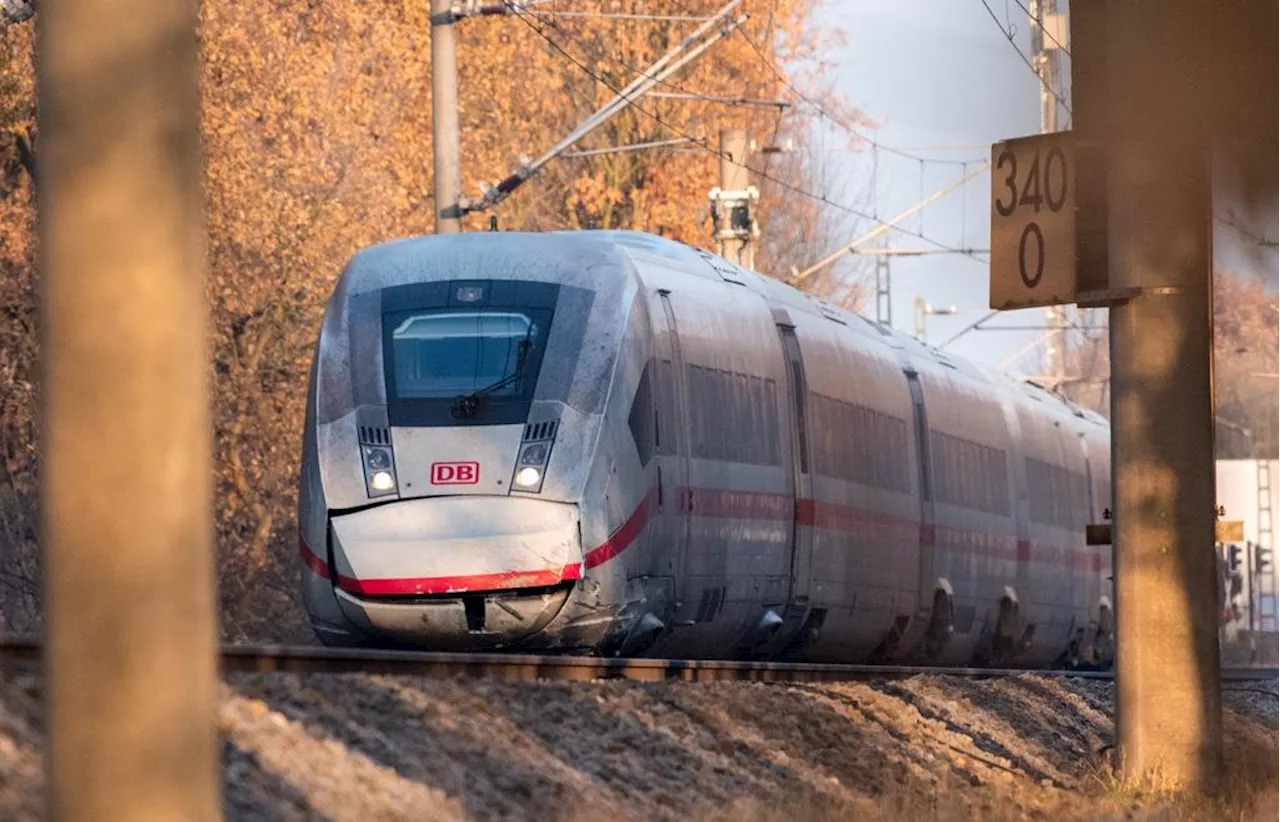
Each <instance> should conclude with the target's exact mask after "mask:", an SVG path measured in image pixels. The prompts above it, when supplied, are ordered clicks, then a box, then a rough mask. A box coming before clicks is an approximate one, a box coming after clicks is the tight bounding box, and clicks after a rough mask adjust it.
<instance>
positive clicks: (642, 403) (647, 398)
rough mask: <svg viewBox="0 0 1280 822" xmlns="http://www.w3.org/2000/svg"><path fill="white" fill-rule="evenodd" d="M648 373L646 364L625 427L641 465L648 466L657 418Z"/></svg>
mask: <svg viewBox="0 0 1280 822" xmlns="http://www.w3.org/2000/svg"><path fill="white" fill-rule="evenodd" d="M649 373H650V368H649V365H648V364H646V365H645V367H644V372H643V373H641V375H640V384H639V385H638V386H637V387H636V396H635V399H634V400H632V401H631V413H630V414H628V415H627V425H628V427H629V428H630V429H631V436H632V437H634V438H635V441H636V451H637V453H639V455H640V464H641V465H648V464H649V460H650V458H652V457H653V454H654V450H655V448H656V446H657V430H658V429H657V417H656V415H655V409H654V407H653V391H652V388H651V386H650V384H649Z"/></svg>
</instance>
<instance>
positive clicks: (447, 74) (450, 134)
mask: <svg viewBox="0 0 1280 822" xmlns="http://www.w3.org/2000/svg"><path fill="white" fill-rule="evenodd" d="M453 2H454V0H431V154H432V160H433V162H434V165H435V179H434V186H435V210H436V233H437V234H457V233H458V232H459V231H461V230H462V210H461V208H460V207H459V202H458V200H459V198H460V197H461V196H462V160H461V156H460V151H461V148H460V144H461V141H460V139H459V137H458V65H457V60H456V58H455V56H454V49H453V24H454V22H455V20H454V15H453V10H452V7H453Z"/></svg>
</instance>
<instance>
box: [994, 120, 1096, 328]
mask: <svg viewBox="0 0 1280 822" xmlns="http://www.w3.org/2000/svg"><path fill="white" fill-rule="evenodd" d="M1075 290H1076V195H1075V155H1074V151H1073V144H1072V137H1071V134H1070V133H1062V132H1060V133H1057V134H1041V135H1037V136H1034V137H1020V138H1018V139H1016V140H1005V141H1004V142H1001V143H996V144H995V145H993V146H992V147H991V307H992V308H996V309H1007V308H1030V307H1034V306H1041V305H1062V304H1066V303H1072V302H1075V298H1076V294H1075Z"/></svg>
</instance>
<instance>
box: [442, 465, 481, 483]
mask: <svg viewBox="0 0 1280 822" xmlns="http://www.w3.org/2000/svg"><path fill="white" fill-rule="evenodd" d="M479 481H480V463H478V462H433V463H431V484H432V485H475V484H476V483H477V482H479Z"/></svg>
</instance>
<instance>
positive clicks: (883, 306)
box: [876, 248, 893, 328]
mask: <svg viewBox="0 0 1280 822" xmlns="http://www.w3.org/2000/svg"><path fill="white" fill-rule="evenodd" d="M879 251H880V254H879V255H878V256H877V257H876V322H878V323H880V324H881V325H885V326H889V327H891V328H892V327H893V281H892V279H891V274H890V271H889V257H888V255H889V254H890V253H891V251H892V249H887V248H885V249H879Z"/></svg>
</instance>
